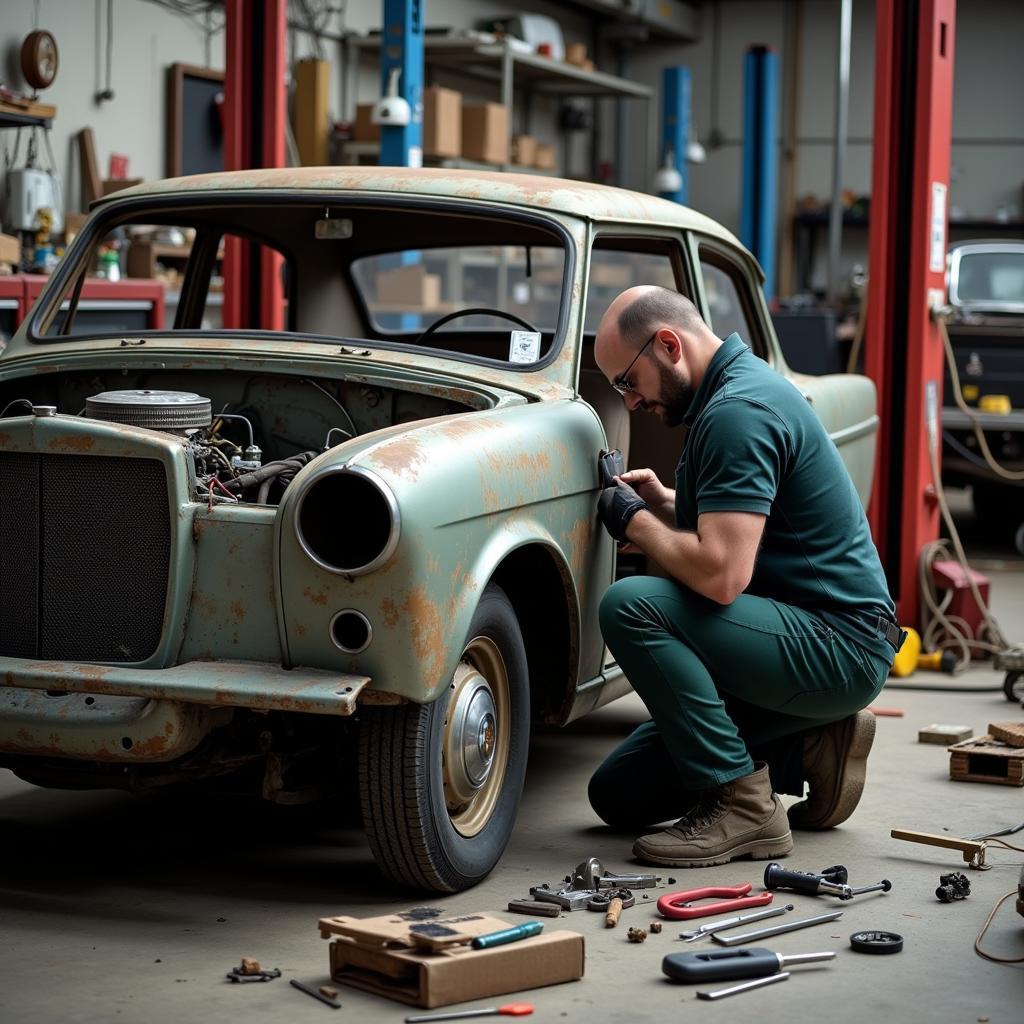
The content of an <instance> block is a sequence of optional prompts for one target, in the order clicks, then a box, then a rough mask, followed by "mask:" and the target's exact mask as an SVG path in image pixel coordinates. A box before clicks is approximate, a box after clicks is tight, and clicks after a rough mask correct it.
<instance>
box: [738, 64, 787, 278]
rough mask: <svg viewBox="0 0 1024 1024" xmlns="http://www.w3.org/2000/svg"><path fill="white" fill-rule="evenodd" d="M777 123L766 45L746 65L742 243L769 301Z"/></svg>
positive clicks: (774, 80) (774, 77)
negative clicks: (753, 259) (752, 258)
mask: <svg viewBox="0 0 1024 1024" xmlns="http://www.w3.org/2000/svg"><path fill="white" fill-rule="evenodd" d="M778 123H779V58H778V55H777V54H775V53H773V52H772V51H771V50H770V49H769V48H768V47H767V46H752V47H751V48H750V49H749V50H748V51H747V56H746V59H745V65H744V87H743V201H742V204H741V213H740V240H741V241H742V242H743V244H744V245H745V246H746V247H747V248H748V249H749V250H750V251H751V252H752V253H753V254H754V256H755V257H757V261H758V262H759V263H760V264H761V268H762V269H763V270H764V274H765V282H764V292H765V295H766V296H768V298H771V297H772V296H773V295H774V294H775V228H776V225H775V220H776V206H777V188H778V186H777V182H778V176H779V151H778V147H777V145H776V138H777V136H778Z"/></svg>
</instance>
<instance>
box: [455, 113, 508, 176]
mask: <svg viewBox="0 0 1024 1024" xmlns="http://www.w3.org/2000/svg"><path fill="white" fill-rule="evenodd" d="M462 155H463V157H465V158H466V159H467V160H479V161H480V162H481V163H485V164H504V163H508V107H506V106H503V105H502V104H501V103H473V104H466V105H464V106H463V108H462Z"/></svg>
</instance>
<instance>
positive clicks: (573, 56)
mask: <svg viewBox="0 0 1024 1024" xmlns="http://www.w3.org/2000/svg"><path fill="white" fill-rule="evenodd" d="M586 59H587V44H586V43H566V44H565V62H566V64H575V65H576V66H577V67H582V66H583V63H584V61H586Z"/></svg>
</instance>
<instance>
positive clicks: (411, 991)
mask: <svg viewBox="0 0 1024 1024" xmlns="http://www.w3.org/2000/svg"><path fill="white" fill-rule="evenodd" d="M421 923H423V922H422V921H421V920H420V919H419V916H418V915H417V914H414V913H412V912H410V913H408V914H392V915H388V916H385V917H373V918H364V919H362V920H360V919H358V918H350V917H328V918H322V919H321V921H320V934H321V936H322V937H323V938H325V939H330V938H333V939H334V941H333V942H332V943H331V946H330V965H331V977H332V978H333V979H334V980H335V981H336V982H339V983H340V984H342V985H351V986H352V987H353V988H360V989H364V990H366V991H367V992H376V993H378V994H380V995H384V996H387V997H388V998H390V999H397V1000H398V1001H400V1002H403V1003H410V1004H412V1005H414V1006H423V1007H427V1008H428V1009H429V1008H432V1007H435V1006H448V1005H449V1004H451V1003H461V1002H465V1001H466V1000H469V999H486V998H489V997H491V996H500V995H505V994H507V993H509V992H521V991H523V990H525V989H533V988H540V987H541V986H543V985H557V984H559V983H561V982H564V981H576V980H578V979H579V978H582V977H583V970H584V959H585V953H584V943H583V936H582V935H579V934H578V933H576V932H570V931H552V932H542V933H541V934H540V935H535V936H533V937H531V938H529V939H523V940H521V941H519V942H510V943H508V944H507V945H504V946H495V947H493V948H491V949H473V948H472V947H471V946H469V945H468V944H465V945H457V946H449V947H447V948H446V949H444V950H439V951H437V952H429V951H425V950H421V949H418V948H416V947H415V946H414V945H413V943H412V940H411V938H410V932H409V929H410V927H412V926H414V925H416V924H421ZM430 923H432V924H439V925H446V926H448V927H449V928H453V929H456V930H458V931H459V932H460V933H462V934H464V935H466V936H467V937H468V938H472V937H474V936H477V935H486V934H488V933H489V932H496V931H501V930H502V929H504V928H508V927H510V922H507V921H503V920H501V919H500V918H497V917H492V916H490V915H488V914H463V915H453V916H451V917H436V918H433V919H431V920H430ZM519 923H521V922H519Z"/></svg>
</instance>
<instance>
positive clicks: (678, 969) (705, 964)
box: [661, 948, 782, 982]
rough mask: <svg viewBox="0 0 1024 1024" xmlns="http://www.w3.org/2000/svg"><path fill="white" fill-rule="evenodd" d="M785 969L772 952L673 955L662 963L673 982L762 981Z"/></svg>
mask: <svg viewBox="0 0 1024 1024" xmlns="http://www.w3.org/2000/svg"><path fill="white" fill-rule="evenodd" d="M781 969H782V961H781V958H780V957H779V955H778V953H773V952H772V951H771V950H770V949H746V948H744V949H721V950H711V951H709V952H707V953H670V954H669V955H668V956H666V957H665V958H664V959H663V960H662V961H661V970H662V973H664V974H666V975H668V977H670V978H671V979H672V980H673V981H690V982H695V981H728V980H729V979H730V978H763V977H764V976H765V975H767V974H775V972H776V971H779V970H781Z"/></svg>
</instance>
